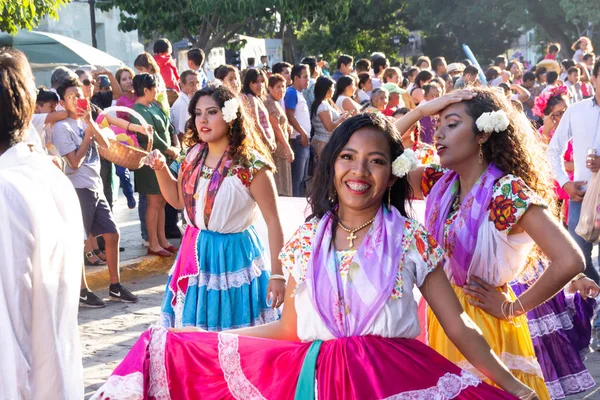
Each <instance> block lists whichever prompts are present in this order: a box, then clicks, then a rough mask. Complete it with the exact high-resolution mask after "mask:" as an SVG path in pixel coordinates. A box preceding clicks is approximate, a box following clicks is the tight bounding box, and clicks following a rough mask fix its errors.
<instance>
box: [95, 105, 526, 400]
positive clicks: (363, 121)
mask: <svg viewBox="0 0 600 400" xmlns="http://www.w3.org/2000/svg"><path fill="white" fill-rule="evenodd" d="M159 166H160V165H156V166H155V167H159ZM415 166H416V158H415V156H414V154H413V153H412V152H411V151H410V150H407V151H404V149H403V147H402V142H401V139H400V134H399V133H398V131H397V130H396V129H395V128H394V126H393V125H392V124H391V122H389V121H388V120H387V119H386V118H384V117H380V116H376V115H370V114H361V115H358V116H355V117H352V118H350V119H348V120H347V121H345V122H344V123H343V124H342V125H340V127H339V128H337V129H336V131H335V134H334V135H332V138H331V140H330V141H329V142H328V144H327V145H326V146H325V148H324V149H323V153H322V157H321V158H320V160H319V164H318V166H317V168H316V171H317V172H316V175H315V178H314V182H313V185H312V187H311V193H310V194H309V197H308V200H309V203H310V206H311V209H312V212H313V215H312V217H310V218H309V219H308V221H307V222H306V223H305V224H304V225H302V226H301V227H300V229H298V231H297V232H296V233H295V234H294V235H293V237H292V238H291V240H290V241H289V242H288V243H287V245H286V246H285V247H284V249H283V250H282V252H281V255H280V259H281V261H282V263H283V265H284V268H285V269H286V270H287V272H289V277H288V286H287V291H286V297H285V303H284V304H285V305H284V310H283V315H282V318H281V319H280V320H279V321H276V322H273V323H270V324H266V325H261V326H257V327H251V328H244V329H238V330H234V331H229V332H220V333H215V332H203V331H200V330H199V329H198V328H183V329H180V330H170V331H167V330H165V329H163V328H154V329H151V330H149V331H147V332H146V333H144V334H143V335H142V337H141V338H140V339H139V340H138V342H137V343H136V344H135V345H134V347H133V348H132V350H131V351H130V353H129V354H128V355H127V357H126V358H125V360H124V361H123V362H122V363H121V365H119V367H117V369H116V370H115V371H114V373H113V375H112V376H111V377H110V378H109V379H108V381H107V382H106V383H105V384H104V386H102V387H101V388H100V389H99V390H98V392H97V393H96V394H95V396H94V397H93V398H94V399H112V400H114V399H157V400H158V399H277V400H279V399H314V398H319V399H361V400H366V399H424V400H425V399H440V400H447V399H485V400H492V399H515V398H521V399H537V396H536V394H535V393H533V392H532V391H531V389H529V388H528V387H526V386H525V385H523V384H522V383H520V382H519V381H518V380H517V379H516V378H515V377H514V376H513V375H512V374H511V373H510V372H509V371H508V369H507V368H506V367H505V366H504V365H503V364H502V363H501V362H500V361H499V360H498V358H497V356H496V355H495V354H494V353H493V352H492V351H491V350H490V348H489V346H488V345H487V343H486V342H485V340H484V339H483V337H482V336H481V334H480V333H479V332H478V330H477V328H476V327H475V326H474V324H473V323H472V321H471V320H470V319H469V318H468V317H466V316H465V315H464V312H463V310H462V308H461V306H460V304H459V302H458V300H457V298H456V296H455V294H454V292H453V291H452V288H451V286H450V284H449V282H448V280H447V278H446V275H445V274H444V271H443V268H442V264H443V252H442V250H441V248H440V246H438V244H437V243H436V242H435V240H434V239H433V238H432V237H431V236H430V235H429V234H428V233H427V232H426V231H425V230H424V228H423V227H422V226H421V225H420V224H419V223H417V222H416V221H414V220H412V219H410V218H408V217H407V210H408V204H407V200H408V199H409V198H410V187H409V184H408V180H407V177H406V174H407V173H408V172H409V171H410V170H411V169H412V168H414V167H415ZM415 285H416V286H418V287H419V289H420V290H421V292H422V293H423V296H424V297H425V298H426V299H427V302H428V303H429V305H430V306H431V308H432V309H433V310H434V311H435V313H436V314H437V315H438V318H439V319H440V323H441V325H442V326H443V327H444V329H445V330H446V332H447V334H448V335H449V336H450V337H451V338H452V340H453V341H454V343H455V344H456V346H457V347H458V348H459V349H460V350H461V352H463V354H465V355H466V356H467V358H468V359H469V361H470V362H471V363H472V364H473V365H475V366H476V367H477V368H478V369H479V370H480V371H481V372H482V373H484V374H485V375H486V376H488V377H489V378H490V379H491V380H492V381H494V382H495V383H497V384H498V385H499V386H500V387H502V388H504V389H505V390H506V392H505V391H502V390H500V389H497V388H493V387H492V386H489V385H487V384H485V383H483V382H481V381H480V380H479V379H478V378H476V377H475V376H474V375H472V374H470V373H468V372H465V371H463V370H461V369H460V368H458V367H457V366H455V365H454V364H452V363H451V362H449V361H448V360H446V359H445V358H443V357H442V356H440V355H439V354H438V353H436V352H435V351H434V350H432V349H431V348H429V347H427V346H426V345H424V344H422V343H421V342H418V341H417V340H415V339H414V338H415V337H416V336H417V335H418V334H419V332H420V326H419V321H418V318H417V304H416V302H415V300H414V297H413V294H412V290H413V287H414V286H415Z"/></svg>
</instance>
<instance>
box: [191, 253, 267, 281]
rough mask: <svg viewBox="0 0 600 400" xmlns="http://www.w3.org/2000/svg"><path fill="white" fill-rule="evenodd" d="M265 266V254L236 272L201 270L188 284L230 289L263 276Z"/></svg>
mask: <svg viewBox="0 0 600 400" xmlns="http://www.w3.org/2000/svg"><path fill="white" fill-rule="evenodd" d="M264 268H265V260H264V258H263V256H262V255H261V256H259V257H257V258H256V259H254V261H252V264H251V265H250V266H248V267H246V268H242V269H240V270H239V271H235V272H225V273H223V274H211V273H210V272H200V273H199V274H198V275H196V276H190V277H189V281H188V286H192V285H198V286H199V287H203V286H206V287H207V289H208V290H229V289H231V288H239V287H242V286H243V285H249V284H250V282H252V281H253V280H254V279H255V278H257V277H259V276H261V274H262V273H263V271H264Z"/></svg>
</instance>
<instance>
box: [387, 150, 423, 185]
mask: <svg viewBox="0 0 600 400" xmlns="http://www.w3.org/2000/svg"><path fill="white" fill-rule="evenodd" d="M418 165H419V160H417V155H416V154H415V152H414V151H412V150H411V149H407V150H404V153H402V155H400V156H398V157H397V158H396V159H395V160H394V162H393V163H392V174H394V175H396V176H397V177H398V178H402V177H403V176H405V175H406V174H408V173H409V172H410V171H412V170H414V169H415V168H417V166H418Z"/></svg>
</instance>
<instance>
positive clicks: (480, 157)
mask: <svg viewBox="0 0 600 400" xmlns="http://www.w3.org/2000/svg"><path fill="white" fill-rule="evenodd" d="M479 164H483V143H479Z"/></svg>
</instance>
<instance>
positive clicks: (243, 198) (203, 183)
mask: <svg viewBox="0 0 600 400" xmlns="http://www.w3.org/2000/svg"><path fill="white" fill-rule="evenodd" d="M198 148H199V146H196V147H193V148H192V149H190V151H189V152H188V154H187V156H186V159H185V161H184V163H186V162H190V161H191V160H192V159H193V157H194V156H195V155H194V152H197V151H198ZM183 167H184V166H183V165H182V168H183ZM265 167H267V168H269V166H268V163H267V162H266V161H265V160H263V159H262V158H261V156H260V155H259V154H258V153H257V152H252V153H251V160H250V166H244V165H234V166H232V167H231V169H229V171H228V173H227V176H226V177H225V179H223V183H222V184H221V187H220V188H219V191H218V192H217V197H216V198H215V203H214V206H213V209H212V213H211V215H210V220H209V222H208V227H207V226H205V224H204V200H205V197H206V192H207V188H208V183H209V182H210V177H211V176H212V173H213V168H210V167H208V166H206V165H205V166H203V167H202V174H201V176H200V182H199V183H198V192H197V193H198V200H197V203H196V215H195V216H194V218H195V220H194V221H195V223H196V226H197V227H198V228H200V229H208V230H211V231H215V232H220V233H237V232H243V231H245V230H246V229H248V228H249V227H250V225H252V224H253V223H254V222H255V221H256V219H257V217H258V213H259V209H258V205H257V204H256V201H255V200H254V198H253V197H252V194H251V193H250V184H251V183H252V180H253V179H254V177H255V176H256V174H257V173H258V172H259V171H260V170H261V169H263V168H265ZM184 217H185V218H186V220H187V221H188V222H189V221H190V216H189V215H187V213H186V212H185V210H184Z"/></svg>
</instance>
